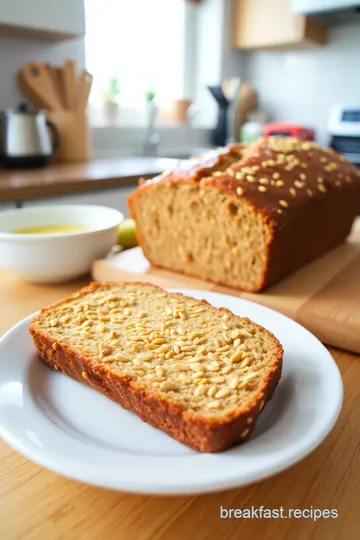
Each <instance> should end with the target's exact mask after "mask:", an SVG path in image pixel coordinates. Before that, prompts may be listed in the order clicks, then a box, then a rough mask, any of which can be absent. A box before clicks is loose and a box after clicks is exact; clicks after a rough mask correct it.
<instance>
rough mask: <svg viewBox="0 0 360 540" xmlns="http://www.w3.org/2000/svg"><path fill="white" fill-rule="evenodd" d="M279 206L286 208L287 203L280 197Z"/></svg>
mask: <svg viewBox="0 0 360 540" xmlns="http://www.w3.org/2000/svg"><path fill="white" fill-rule="evenodd" d="M279 204H280V206H283V207H284V208H287V207H288V206H289V205H288V203H287V202H286V201H284V199H280V201H279Z"/></svg>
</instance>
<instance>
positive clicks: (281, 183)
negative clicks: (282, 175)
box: [276, 180, 284, 187]
mask: <svg viewBox="0 0 360 540" xmlns="http://www.w3.org/2000/svg"><path fill="white" fill-rule="evenodd" d="M276 185H277V187H281V186H283V185H284V180H277V181H276Z"/></svg>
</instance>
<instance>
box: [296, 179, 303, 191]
mask: <svg viewBox="0 0 360 540" xmlns="http://www.w3.org/2000/svg"><path fill="white" fill-rule="evenodd" d="M294 185H295V186H296V187H297V188H298V189H301V188H303V187H304V186H305V183H304V182H300V180H295V182H294Z"/></svg>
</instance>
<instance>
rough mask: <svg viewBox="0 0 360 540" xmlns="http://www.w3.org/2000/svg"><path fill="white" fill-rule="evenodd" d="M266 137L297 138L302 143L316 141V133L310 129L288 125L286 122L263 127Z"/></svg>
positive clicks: (272, 123) (271, 123)
mask: <svg viewBox="0 0 360 540" xmlns="http://www.w3.org/2000/svg"><path fill="white" fill-rule="evenodd" d="M263 135H264V137H270V136H271V135H276V136H279V137H296V138H297V139H301V140H302V141H314V140H315V131H314V130H313V129H310V128H306V127H303V126H299V125H298V124H288V123H286V122H270V123H268V124H265V125H264V127H263Z"/></svg>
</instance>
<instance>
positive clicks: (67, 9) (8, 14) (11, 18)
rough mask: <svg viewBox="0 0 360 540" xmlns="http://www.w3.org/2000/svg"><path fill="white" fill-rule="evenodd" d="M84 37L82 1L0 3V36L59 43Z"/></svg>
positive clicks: (9, 1)
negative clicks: (30, 38)
mask: <svg viewBox="0 0 360 540" xmlns="http://www.w3.org/2000/svg"><path fill="white" fill-rule="evenodd" d="M84 34H85V7H84V0H1V1H0V35H19V36H33V37H34V38H37V39H47V40H49V41H59V40H63V39H70V38H74V37H79V36H83V35H84Z"/></svg>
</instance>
